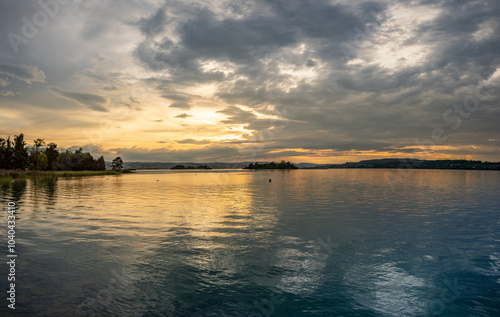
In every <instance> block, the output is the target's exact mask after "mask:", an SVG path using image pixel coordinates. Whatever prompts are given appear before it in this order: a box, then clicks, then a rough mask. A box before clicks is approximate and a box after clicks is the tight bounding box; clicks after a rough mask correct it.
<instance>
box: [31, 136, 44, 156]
mask: <svg viewBox="0 0 500 317" xmlns="http://www.w3.org/2000/svg"><path fill="white" fill-rule="evenodd" d="M33 142H34V143H35V149H36V152H37V153H38V149H39V148H40V147H41V146H42V145H45V141H44V139H36V140H33Z"/></svg>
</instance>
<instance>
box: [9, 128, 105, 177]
mask: <svg viewBox="0 0 500 317" xmlns="http://www.w3.org/2000/svg"><path fill="white" fill-rule="evenodd" d="M33 142H34V146H33V147H31V148H28V147H27V146H26V142H25V141H24V135H23V134H22V133H21V134H19V135H16V136H15V137H14V142H12V141H11V140H10V137H8V138H7V139H4V138H0V169H6V170H27V169H30V170H36V171H45V170H49V171H53V170H58V171H104V170H106V163H105V161H104V157H102V156H101V157H100V158H99V159H97V160H94V158H93V157H92V155H90V153H88V152H87V153H84V151H83V149H82V148H80V149H78V150H76V151H75V152H74V153H73V152H71V151H70V150H67V151H66V152H63V153H59V151H58V149H57V144H55V143H53V142H51V143H48V144H47V146H46V148H45V149H43V148H42V146H43V145H45V141H44V139H36V140H34V141H33Z"/></svg>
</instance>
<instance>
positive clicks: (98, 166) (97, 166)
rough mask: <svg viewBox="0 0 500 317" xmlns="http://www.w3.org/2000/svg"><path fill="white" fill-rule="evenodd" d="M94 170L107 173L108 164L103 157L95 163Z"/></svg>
mask: <svg viewBox="0 0 500 317" xmlns="http://www.w3.org/2000/svg"><path fill="white" fill-rule="evenodd" d="M94 169H95V170H96V171H105V170H106V162H105V161H104V156H102V155H101V157H100V158H98V159H97V161H95V166H94Z"/></svg>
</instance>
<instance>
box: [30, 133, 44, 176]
mask: <svg viewBox="0 0 500 317" xmlns="http://www.w3.org/2000/svg"><path fill="white" fill-rule="evenodd" d="M33 143H35V149H34V151H33V150H32V151H31V153H30V164H29V167H30V169H32V170H39V169H40V167H39V166H38V163H39V162H40V161H41V158H40V157H38V156H39V153H38V149H39V148H40V147H41V146H42V145H44V144H45V141H44V140H43V139H36V140H33ZM46 158H47V157H45V159H46Z"/></svg>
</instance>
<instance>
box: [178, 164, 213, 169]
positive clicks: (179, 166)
mask: <svg viewBox="0 0 500 317" xmlns="http://www.w3.org/2000/svg"><path fill="white" fill-rule="evenodd" d="M171 169H172V170H211V169H212V168H211V167H209V166H208V165H198V166H191V165H190V166H187V167H186V166H184V165H175V166H174V167H172V168H171Z"/></svg>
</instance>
